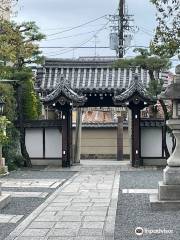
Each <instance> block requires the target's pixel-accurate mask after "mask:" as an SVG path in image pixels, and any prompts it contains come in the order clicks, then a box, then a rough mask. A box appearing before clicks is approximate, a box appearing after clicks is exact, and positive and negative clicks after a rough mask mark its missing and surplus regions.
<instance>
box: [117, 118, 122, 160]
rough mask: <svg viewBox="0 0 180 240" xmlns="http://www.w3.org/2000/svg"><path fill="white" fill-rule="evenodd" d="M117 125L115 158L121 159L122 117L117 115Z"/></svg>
mask: <svg viewBox="0 0 180 240" xmlns="http://www.w3.org/2000/svg"><path fill="white" fill-rule="evenodd" d="M117 119H118V126H117V160H118V161H122V160H123V117H122V116H118V117H117Z"/></svg>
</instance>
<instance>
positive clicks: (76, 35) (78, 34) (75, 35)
mask: <svg viewBox="0 0 180 240" xmlns="http://www.w3.org/2000/svg"><path fill="white" fill-rule="evenodd" d="M103 25H104V24H103ZM96 31H97V30H94V31H90V32H83V33H77V34H74V35H69V36H65V37H60V38H58V37H57V38H50V39H47V40H46V39H45V40H43V41H44V42H47V41H53V40H60V39H66V38H71V37H78V36H82V35H86V34H90V33H95V32H96Z"/></svg>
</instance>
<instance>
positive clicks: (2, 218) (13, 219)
mask: <svg viewBox="0 0 180 240" xmlns="http://www.w3.org/2000/svg"><path fill="white" fill-rule="evenodd" d="M22 217H23V215H10V214H0V223H17V222H18V221H19V220H20V219H21V218H22Z"/></svg>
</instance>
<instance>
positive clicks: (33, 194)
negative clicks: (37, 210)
mask: <svg viewBox="0 0 180 240" xmlns="http://www.w3.org/2000/svg"><path fill="white" fill-rule="evenodd" d="M2 193H4V194H10V195H11V197H21V198H22V197H23V198H26V197H28V198H29V197H31V198H32V197H38V198H45V197H47V195H48V194H49V193H48V192H11V191H2Z"/></svg>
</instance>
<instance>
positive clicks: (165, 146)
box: [159, 99, 170, 159]
mask: <svg viewBox="0 0 180 240" xmlns="http://www.w3.org/2000/svg"><path fill="white" fill-rule="evenodd" d="M159 103H160V104H161V107H162V109H163V113H164V128H163V138H164V139H163V142H164V151H165V156H166V159H168V158H169V157H170V153H169V150H168V147H167V141H166V132H167V125H166V121H167V120H168V119H169V115H168V111H167V107H166V105H165V103H164V101H163V100H162V99H159Z"/></svg>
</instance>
